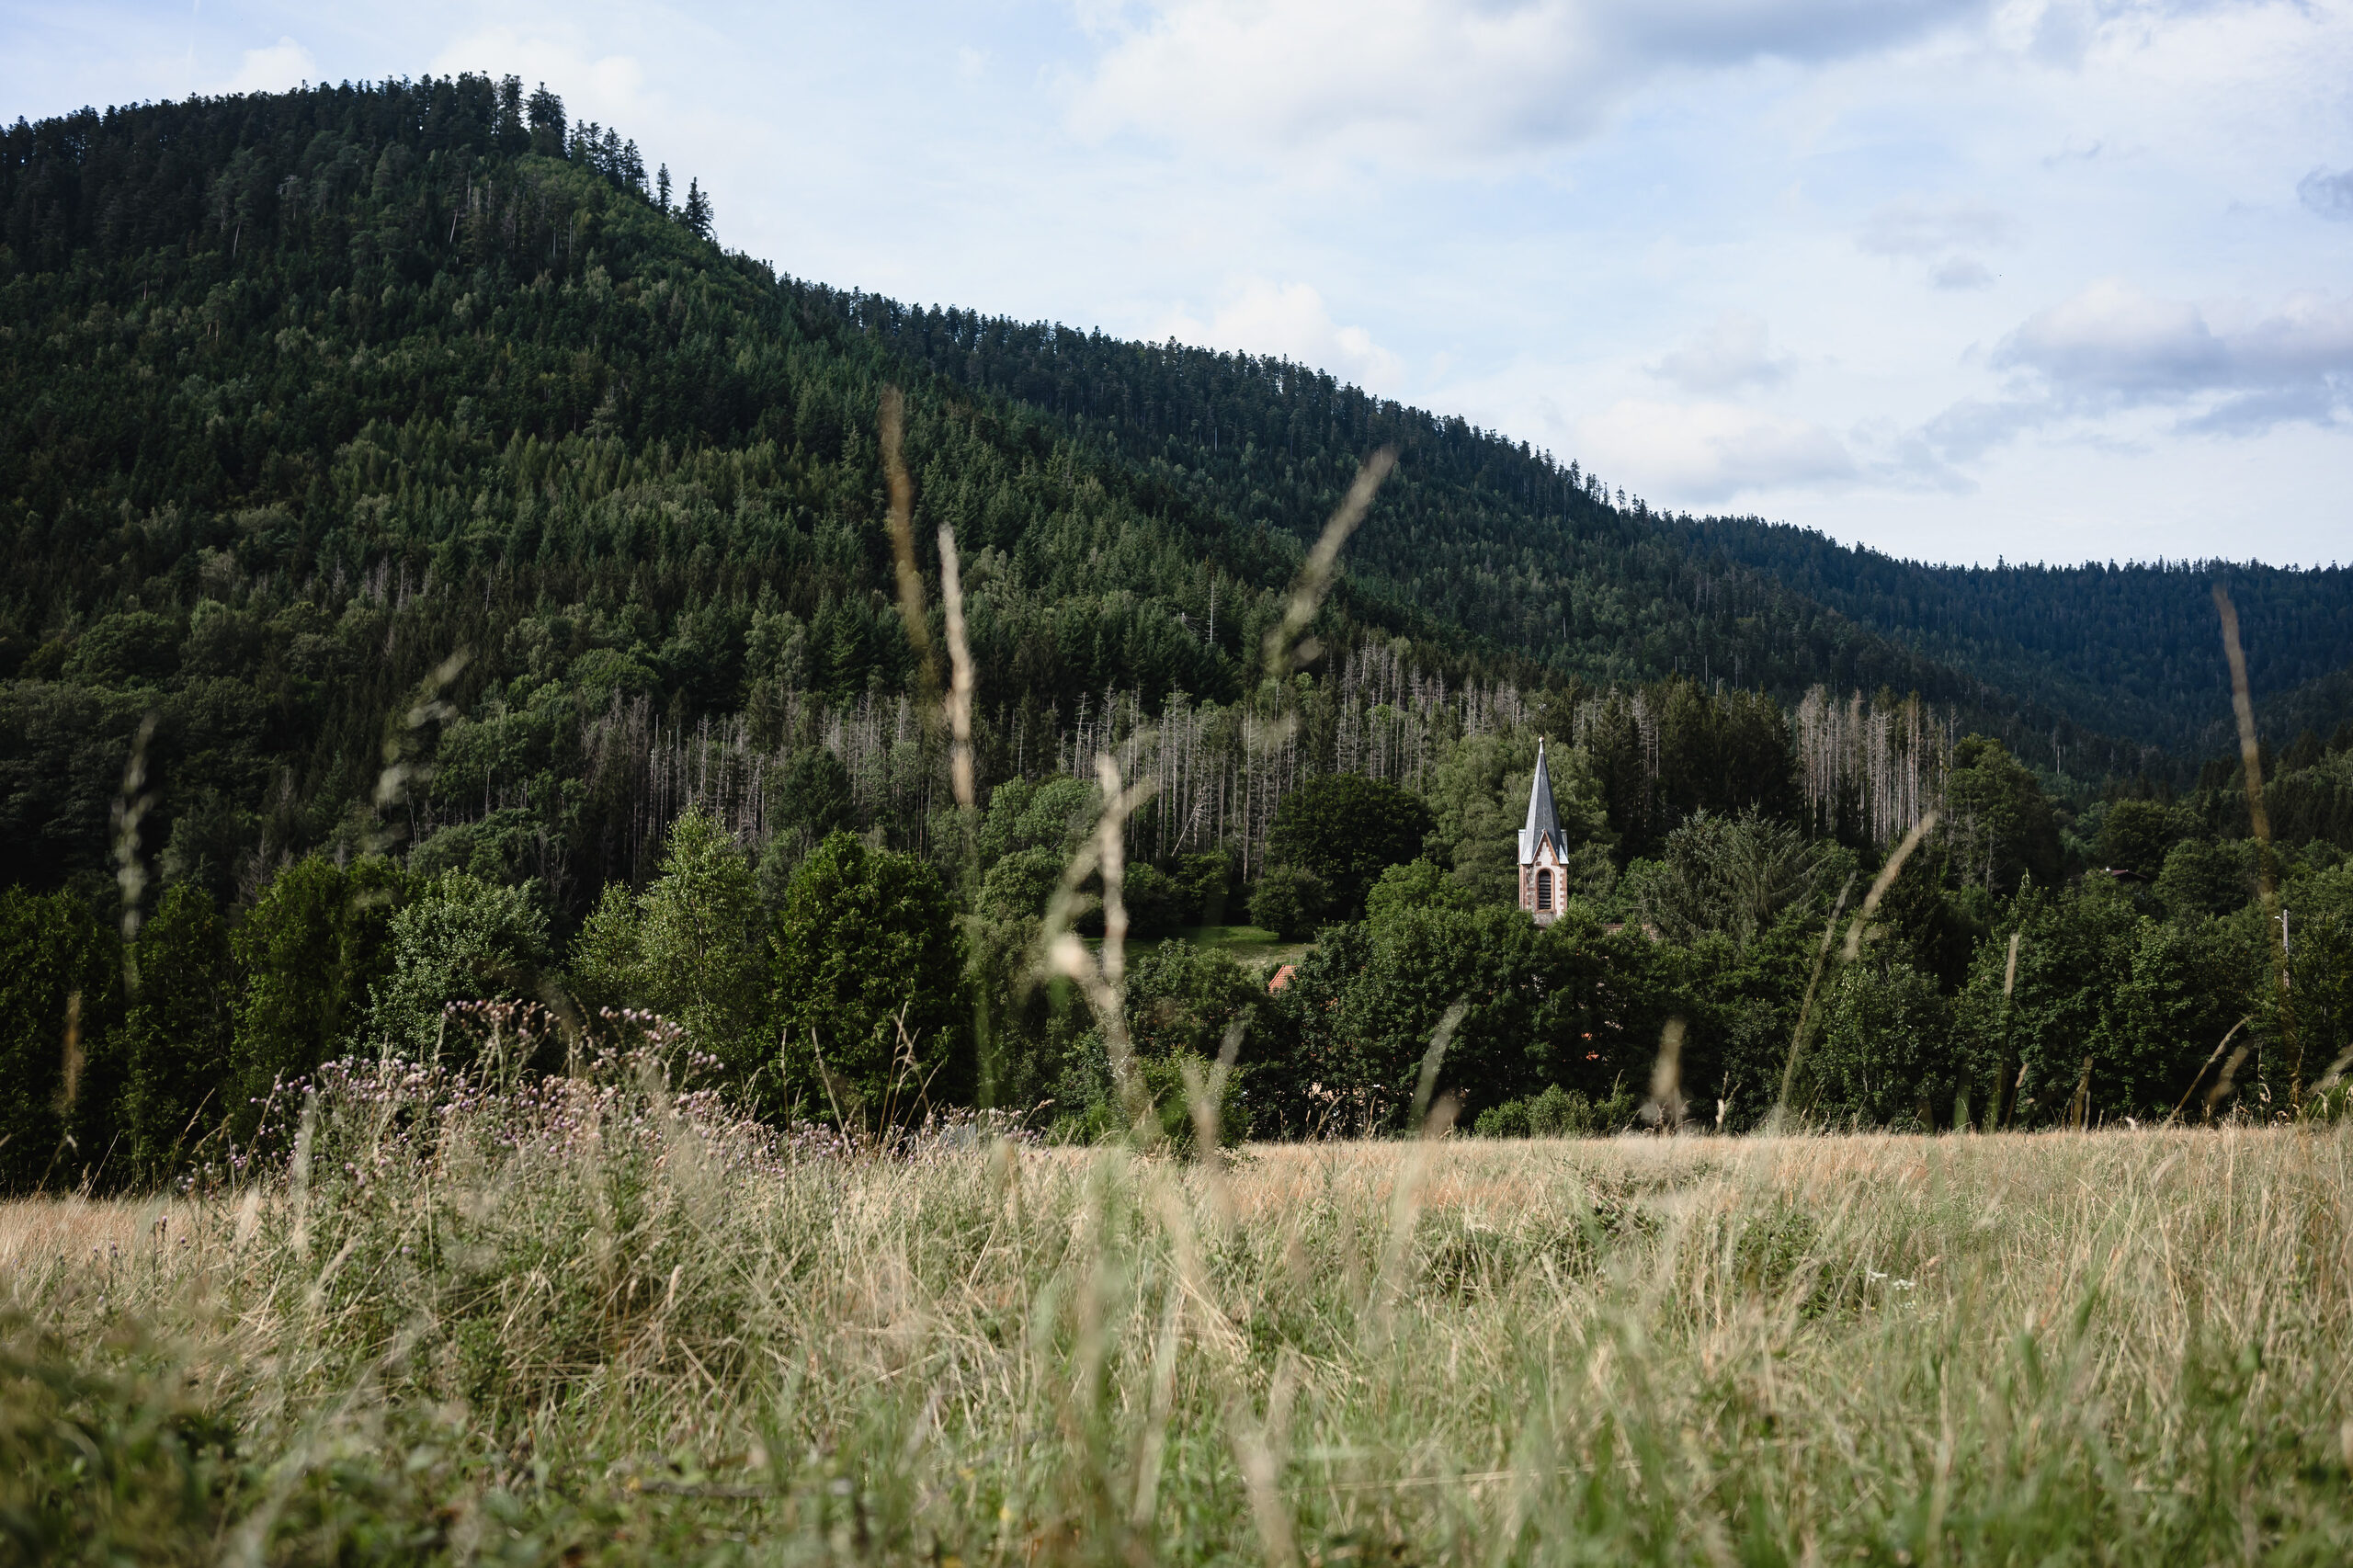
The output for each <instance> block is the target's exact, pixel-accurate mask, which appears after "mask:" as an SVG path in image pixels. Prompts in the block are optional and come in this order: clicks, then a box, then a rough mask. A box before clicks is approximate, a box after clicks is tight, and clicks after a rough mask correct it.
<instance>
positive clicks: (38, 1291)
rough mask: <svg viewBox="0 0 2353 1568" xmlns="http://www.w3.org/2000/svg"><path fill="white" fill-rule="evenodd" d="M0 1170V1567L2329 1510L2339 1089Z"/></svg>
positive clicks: (461, 1137)
mask: <svg viewBox="0 0 2353 1568" xmlns="http://www.w3.org/2000/svg"><path fill="white" fill-rule="evenodd" d="M304 1145H305V1146H304V1147H303V1148H301V1150H299V1151H298V1152H297V1153H295V1154H294V1156H293V1157H292V1158H291V1159H290V1161H289V1162H288V1164H287V1166H286V1168H285V1172H284V1175H283V1176H281V1177H279V1178H278V1179H274V1180H272V1181H270V1182H268V1183H266V1184H263V1185H261V1186H256V1187H247V1188H245V1189H244V1190H242V1191H240V1192H236V1193H233V1194H230V1195H228V1196H225V1197H223V1198H221V1199H215V1200H210V1201H205V1202H188V1201H177V1202H170V1203H162V1202H156V1203H144V1204H142V1203H136V1202H127V1203H115V1204H89V1203H20V1204H17V1205H14V1206H11V1207H8V1208H6V1209H5V1210H0V1313H5V1314H6V1331H5V1341H0V1354H5V1360H0V1380H4V1381H5V1382H6V1387H5V1388H0V1412H5V1414H0V1509H4V1510H5V1518H4V1519H0V1532H5V1535H4V1536H0V1553H6V1555H7V1556H8V1557H9V1558H10V1559H12V1560H16V1561H27V1562H29V1561H34V1560H50V1561H59V1560H65V1561H75V1560H78V1561H92V1562H96V1561H102V1560H103V1561H119V1560H125V1559H128V1560H137V1561H149V1562H158V1561H161V1562H178V1561H189V1562H198V1561H203V1562H211V1561H222V1560H229V1561H236V1562H327V1561H335V1562H376V1561H381V1562H395V1561H397V1562H415V1561H421V1560H436V1561H438V1560H451V1561H472V1560H477V1559H492V1560H501V1561H506V1560H532V1561H544V1560H549V1559H554V1560H558V1561H562V1562H585V1561H591V1560H594V1561H600V1562H602V1561H610V1562H644V1561H655V1560H658V1561H673V1560H677V1561H685V1560H692V1561H696V1562H702V1561H712V1560H718V1561H737V1560H745V1561H763V1562H765V1561H779V1562H816V1561H826V1562H832V1561H848V1560H860V1561H863V1560H876V1561H893V1562H913V1561H916V1560H922V1561H926V1562H934V1563H959V1564H964V1565H977V1564H980V1563H983V1562H988V1563H1015V1562H1017V1563H1025V1564H1026V1563H1033V1562H1050V1561H1051V1562H1062V1561H1070V1560H1087V1561H1097V1560H1101V1561H1108V1562H1124V1563H1143V1562H1160V1561H1166V1562H1219V1561H1232V1562H1273V1563H1309V1564H1335V1563H1341V1562H1399V1563H1403V1562H1465V1563H1469V1562H1479V1563H1503V1562H1634V1561H1643V1562H1741V1563H1779V1562H1857V1561H1860V1562H1894V1563H1927V1562H2315V1563H2319V1562H2329V1563H2337V1562H2347V1561H2353V1473H2349V1472H2353V1142H2348V1138H2347V1134H2346V1133H2345V1132H2344V1131H2342V1130H2339V1129H2319V1130H2313V1131H2293V1130H2268V1131H2178V1132H2125V1133H2093V1134H2047V1135H2037V1136H2001V1137H1983V1136H1967V1135H1962V1136H1949V1137H1942V1138H1903V1137H1854V1138H1808V1137H1795V1138H1786V1139H1778V1140H1762V1139H1760V1140H1746V1141H1733V1140H1716V1139H1698V1138H1689V1139H1639V1140H1638V1139H1621V1140H1616V1141H1586V1142H1535V1143H1527V1142H1519V1143H1509V1142H1487V1141H1478V1140H1466V1139H1461V1138H1451V1139H1446V1140H1440V1141H1433V1142H1419V1143H1413V1142H1384V1143H1357V1144H1320V1145H1293V1146H1283V1147H1254V1148H1251V1149H1249V1150H1247V1151H1245V1152H1244V1153H1241V1154H1240V1155H1239V1156H1238V1157H1236V1158H1235V1159H1233V1160H1232V1161H1231V1162H1229V1163H1228V1164H1227V1165H1225V1166H1223V1167H1222V1168H1218V1167H1211V1166H1203V1165H1186V1164H1180V1163H1176V1162H1174V1161H1170V1160H1166V1159H1160V1158H1139V1157H1136V1156H1133V1155H1131V1154H1128V1153H1121V1152H1117V1151H1055V1150H1038V1149H1026V1150H1025V1149H1017V1148H1014V1147H1011V1146H1007V1145H1003V1144H995V1145H982V1144H970V1143H968V1144H967V1145H966V1146H963V1147H958V1146H956V1143H955V1141H954V1140H952V1139H941V1140H937V1141H934V1142H930V1143H927V1144H925V1145H922V1146H919V1147H916V1148H915V1149H913V1150H911V1151H908V1152H907V1153H905V1154H904V1156H903V1157H897V1158H889V1159H884V1158H858V1159H844V1158H839V1157H831V1156H819V1155H813V1154H808V1153H795V1152H793V1151H792V1150H790V1149H789V1148H784V1147H779V1146H778V1145H776V1144H774V1143H773V1142H763V1141H762V1140H760V1139H759V1138H758V1137H757V1136H756V1135H755V1134H754V1133H753V1132H751V1131H749V1130H747V1129H743V1128H739V1127H732V1126H728V1125H724V1124H720V1123H714V1122H710V1121H708V1120H704V1119H699V1117H698V1114H697V1109H696V1107H695V1106H694V1105H692V1104H691V1103H689V1104H688V1106H686V1107H685V1108H683V1109H682V1108H680V1106H679V1105H678V1103H677V1102H676V1101H675V1100H673V1099H671V1098H670V1097H668V1096H664V1095H661V1094H657V1093H653V1092H650V1091H648V1090H645V1089H642V1088H632V1087H629V1086H626V1085H623V1086H613V1085H608V1086H606V1087H604V1088H602V1089H591V1088H588V1087H586V1086H568V1087H566V1086H559V1087H556V1088H551V1090H549V1091H548V1092H546V1093H544V1094H541V1095H540V1096H534V1097H527V1098H526V1099H524V1100H520V1101H514V1102H496V1101H490V1100H485V1099H481V1098H468V1097H466V1096H449V1095H447V1094H443V1093H440V1092H439V1091H438V1090H435V1089H434V1088H433V1087H432V1086H431V1085H422V1084H420V1083H419V1082H418V1081H416V1080H414V1079H411V1080H406V1081H400V1082H394V1081H385V1082H382V1083H378V1084H374V1085H368V1084H347V1085H345V1086H344V1088H343V1089H342V1090H341V1091H340V1092H339V1094H338V1095H337V1096H336V1097H335V1098H334V1099H333V1100H331V1101H329V1102H327V1103H324V1104H323V1106H322V1107H321V1108H320V1109H319V1111H318V1113H317V1115H316V1117H315V1119H314V1120H313V1124H312V1125H311V1127H310V1130H309V1132H308V1133H307V1134H306V1136H305V1139H304Z"/></svg>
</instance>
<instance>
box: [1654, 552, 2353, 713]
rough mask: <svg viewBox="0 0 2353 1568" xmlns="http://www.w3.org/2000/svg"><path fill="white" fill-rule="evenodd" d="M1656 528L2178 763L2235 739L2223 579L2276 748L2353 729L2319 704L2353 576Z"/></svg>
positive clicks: (2342, 570)
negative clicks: (2272, 713)
mask: <svg viewBox="0 0 2353 1568" xmlns="http://www.w3.org/2000/svg"><path fill="white" fill-rule="evenodd" d="M1667 526H1668V528H1669V529H1670V531H1672V532H1674V533H1675V534H1677V536H1679V537H1680V538H1681V539H1682V540H1684V541H1685V542H1686V543H1687V544H1688V546H1689V548H1690V549H1691V550H1692V551H1693V552H1694V553H1695V554H1697V555H1699V557H1701V558H1702V559H1716V560H1721V561H1724V562H1737V563H1738V564H1740V565H1744V566H1747V567H1750V568H1753V569H1755V570H1756V571H1759V572H1762V573H1764V574H1766V575H1768V576H1769V577H1770V578H1772V579H1773V580H1774V581H1775V582H1777V583H1779V584H1780V585H1783V586H1784V587H1786V588H1788V589H1790V591H1792V592H1794V593H1798V594H1802V595H1803V596H1805V597H1807V598H1809V599H1811V600H1813V601H1814V602H1816V603H1819V604H1822V605H1824V606H1827V607H1829V608H1833V609H1836V610H1837V611H1838V612H1840V613H1841V614H1843V615H1845V616H1847V617H1848V618H1849V619H1852V620H1854V621H1855V622H1856V623H1858V624H1859V625H1861V626H1865V627H1869V628H1870V629H1871V630H1873V631H1878V632H1879V633H1881V635H1883V636H1886V637H1890V638H1893V639H1894V640H1895V641H1897V642H1903V643H1904V644H1906V645H1907V646H1910V647H1912V648H1915V649H1917V650H1918V651H1919V652H1921V653H1924V654H1926V655H1927V656H1928V657H1930V658H1932V659H1936V660H1938V661H1939V662H1942V663H1946V664H1949V665H1955V666H1957V667H1959V668H1961V669H1966V670H1969V671H1971V672H1972V673H1973V674H1975V675H1976V676H1980V677H1981V678H1983V679H1984V680H1986V681H1988V682H1991V683H1992V684H1994V685H1995V686H1997V687H2003V688H2005V689H2006V690H2010V691H2015V692H2031V693H2033V694H2034V695H2035V696H2036V697H2037V698H2039V699H2040V700H2041V701H2043V702H2044V703H2046V704H2048V705H2049V706H2050V707H2052V708H2053V709H2055V710H2058V711H2060V712H2062V713H2064V714H2065V715H2067V716H2068V717H2069V718H2071V719H2073V720H2075V722H2077V723H2080V724H2083V725H2086V727H2089V728H2094V729H2098V730H2104V731H2107V732H2108V733H2111V734H2116V735H2121V736H2124V737H2127V738H2129V739H2131V740H2136V741H2140V742H2142V743H2143V744H2149V745H2156V746H2163V747H2165V748H2167V749H2168V750H2172V751H2177V752H2184V753H2187V752H2192V751H2198V752H2210V751H2217V750H2229V749H2231V748H2232V747H2234V745H2235V744H2236V743H2235V741H2234V739H2233V738H2232V736H2231V734H2230V733H2229V726H2230V715H2231V703H2230V684H2229V682H2230V676H2229V672H2228V670H2227V668H2226V666H2225V665H2224V663H2223V658H2222V642H2221V638H2220V636H2219V633H2218V627H2217V623H2216V619H2215V615H2214V604H2213V598H2212V591H2211V590H2212V585H2213V584H2214V583H2216V582H2217V581H2220V582H2222V583H2223V584H2225V585H2228V587H2229V589H2230V591H2231V595H2232V597H2233V599H2234V602H2235V603H2236V605H2237V608H2238V612H2239V619H2240V625H2241V628H2242V632H2243V636H2244V640H2245V650H2246V656H2247V676H2248V681H2249V683H2250V685H2251V686H2252V687H2253V688H2254V691H2255V695H2256V699H2257V702H2258V705H2264V704H2265V699H2270V700H2271V704H2273V705H2284V706H2280V707H2279V716H2280V722H2281V723H2282V725H2284V726H2288V728H2287V733H2284V734H2281V735H2280V736H2279V737H2278V738H2279V739H2280V740H2281V741H2283V742H2284V741H2286V740H2287V739H2289V738H2290V736H2292V734H2293V733H2294V732H2295V729H2297V728H2302V727H2313V728H2316V729H2318V730H2319V732H2320V733H2322V734H2324V735H2325V734H2326V733H2328V732H2329V731H2330V730H2331V729H2333V728H2334V727H2335V726H2336V725H2337V724H2340V723H2343V722H2346V721H2347V720H2348V719H2353V701H2346V700H2344V699H2341V698H2338V699H2332V698H2331V696H2330V694H2331V693H2333V692H2336V691H2339V690H2340V689H2341V688H2342V687H2344V684H2345V680H2346V678H2347V674H2353V568H2347V567H2343V566H2331V567H2322V568H2314V569H2299V568H2290V567H2278V566H2265V565H2262V564H2260V563H2258V562H2223V561H2201V562H2188V561H2174V562H2130V563H2127V564H2125V565H2123V566H2119V565H2117V564H2116V563H2114V562H2109V563H2107V564H2105V565H2102V564H2100V563H2099V562H2086V564H2083V565H2080V566H2048V565H2007V564H2004V565H1997V566H1993V567H1983V566H1938V565H1930V564H1927V563H1924V562H1916V561H1899V560H1896V559H1894V558H1893V557H1891V556H1887V555H1883V554H1881V553H1880V552H1879V551H1874V550H1869V549H1863V548H1858V547H1854V546H1848V545H1842V544H1839V543H1838V542H1836V540H1831V539H1828V538H1826V537H1824V535H1823V534H1821V533H1818V532H1816V531H1814V530H1813V529H1810V528H1791V527H1789V526H1787V525H1783V524H1770V523H1765V522H1762V521H1759V520H1758V519H1756V518H1754V517H1708V518H1699V519H1675V520H1672V521H1670V522H1669V524H1668V525H1667ZM2339 672H2345V673H2343V674H2340V673H2339ZM2333 675H2335V676H2336V677H2337V678H2336V680H2334V681H2332V680H2331V679H2330V678H2329V677H2331V676H2333ZM2300 688H2302V690H2301V693H2300V694H2299V695H2293V696H2291V695H2290V694H2291V693H2299V692H2300Z"/></svg>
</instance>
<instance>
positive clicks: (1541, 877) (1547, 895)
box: [1536, 867, 1552, 914]
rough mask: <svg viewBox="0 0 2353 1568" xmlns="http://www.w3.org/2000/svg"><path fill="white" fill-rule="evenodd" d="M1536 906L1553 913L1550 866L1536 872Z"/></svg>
mask: <svg viewBox="0 0 2353 1568" xmlns="http://www.w3.org/2000/svg"><path fill="white" fill-rule="evenodd" d="M1536 907H1537V908H1539V909H1541V910H1543V911H1545V912H1546V913H1547V914H1549V913H1551V911H1552V869H1551V868H1550V867H1547V868H1546V869H1543V870H1540V871H1539V872H1537V873H1536Z"/></svg>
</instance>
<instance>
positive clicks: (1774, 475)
mask: <svg viewBox="0 0 2353 1568" xmlns="http://www.w3.org/2000/svg"><path fill="white" fill-rule="evenodd" d="M1577 436H1578V438H1579V444H1580V448H1581V449H1582V450H1584V451H1585V452H1586V453H1587V454H1589V457H1590V460H1591V462H1592V464H1593V466H1594V467H1595V469H1596V470H1597V472H1602V473H1604V474H1607V475H1608V477H1609V478H1610V479H1611V480H1613V481H1619V482H1622V483H1627V484H1630V485H1632V486H1633V487H1635V488H1636V489H1637V490H1639V491H1642V492H1643V493H1645V494H1649V495H1650V497H1651V498H1652V499H1654V500H1655V501H1659V502H1661V503H1662V504H1663V505H1667V506H1710V505H1714V504H1718V503H1721V502H1723V501H1727V500H1730V499H1731V498H1732V497H1733V496H1735V495H1738V494H1742V493H1744V492H1751V491H1764V490H1780V489H1786V488H1790V487H1793V486H1794V487H1799V488H1806V487H1818V486H1824V485H1837V484H1843V483H1847V482H1849V481H1851V480H1853V479H1854V478H1855V477H1856V471H1855V460H1854V457H1853V455H1852V454H1851V453H1849V452H1848V451H1847V447H1846V444H1845V443H1844V442H1843V441H1841V440H1840V439H1839V438H1838V437H1836V436H1835V435H1833V434H1832V433H1831V432H1830V431H1828V430H1826V429H1824V428H1823V427H1822V426H1819V425H1815V424H1813V423H1811V422H1809V421H1806V420H1802V419H1790V418H1785V417H1782V416H1781V415H1772V414H1765V413H1760V412H1758V411H1757V410H1756V409H1751V408H1742V407H1739V406H1737V405H1735V404H1733V403H1713V402H1707V403H1659V402H1654V401H1652V400H1649V399H1645V398H1628V399H1625V400H1624V401H1622V402H1620V403H1616V404H1613V405H1612V406H1611V407H1610V408H1608V410H1607V411H1605V412H1604V413H1602V414H1600V415H1596V416H1594V417H1593V418H1590V419H1587V420H1585V421H1583V422H1581V423H1580V425H1579V426H1578V427H1577Z"/></svg>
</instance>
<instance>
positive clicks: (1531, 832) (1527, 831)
mask: <svg viewBox="0 0 2353 1568" xmlns="http://www.w3.org/2000/svg"><path fill="white" fill-rule="evenodd" d="M1547 838H1549V839H1551V840H1552V848H1553V852H1554V853H1555V854H1558V853H1560V851H1561V847H1562V846H1561V819H1560V818H1559V817H1557V816H1555V815H1554V814H1553V812H1552V774H1551V773H1550V772H1549V771H1547V770H1546V768H1545V767H1544V743H1543V742H1542V741H1541V740H1539V741H1538V742H1537V743H1536V781H1535V783H1534V784H1533V785H1531V786H1530V787H1529V791H1528V825H1527V826H1525V827H1523V828H1521V829H1520V830H1519V863H1520V864H1521V865H1523V866H1525V865H1527V864H1529V862H1530V861H1532V860H1534V859H1535V858H1536V846H1538V845H1540V844H1541V843H1543V842H1544V841H1545V840H1546V839H1547Z"/></svg>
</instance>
